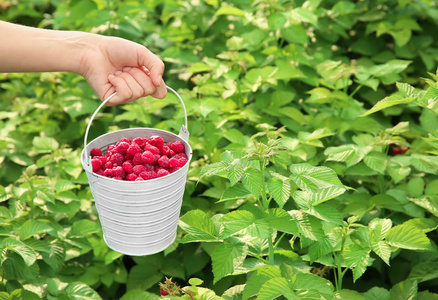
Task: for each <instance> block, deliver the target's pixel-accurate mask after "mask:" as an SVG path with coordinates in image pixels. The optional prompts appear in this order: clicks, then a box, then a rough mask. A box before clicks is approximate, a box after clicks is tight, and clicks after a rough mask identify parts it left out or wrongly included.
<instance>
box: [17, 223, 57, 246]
mask: <svg viewBox="0 0 438 300" xmlns="http://www.w3.org/2000/svg"><path fill="white" fill-rule="evenodd" d="M51 230H53V227H52V226H50V225H49V224H47V223H44V222H41V221H36V220H32V219H30V220H27V221H26V222H24V224H23V225H21V226H20V228H19V230H18V234H19V237H20V240H22V241H24V240H26V239H28V238H30V237H31V236H34V235H35V234H41V233H45V232H49V231H51Z"/></svg>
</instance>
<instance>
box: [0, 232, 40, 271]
mask: <svg viewBox="0 0 438 300" xmlns="http://www.w3.org/2000/svg"><path fill="white" fill-rule="evenodd" d="M5 250H9V251H12V252H15V253H17V254H18V255H20V256H21V258H23V261H24V263H25V264H26V266H31V265H33V263H34V262H35V261H36V259H37V255H38V253H37V252H35V251H34V250H33V249H32V248H30V247H29V246H27V245H26V244H24V243H22V242H20V241H18V240H15V239H13V238H6V239H4V240H3V241H2V242H1V244H0V253H2V259H3V253H4V251H5Z"/></svg>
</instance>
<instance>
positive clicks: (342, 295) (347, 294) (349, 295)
mask: <svg viewBox="0 0 438 300" xmlns="http://www.w3.org/2000/svg"><path fill="white" fill-rule="evenodd" d="M388 293H389V292H388ZM333 299H336V300H364V297H363V296H362V295H361V294H359V292H356V291H353V290H345V289H344V290H340V291H337V292H336V293H335V296H334V297H333ZM377 299H379V300H381V299H380V298H377ZM374 300H375V299H374Z"/></svg>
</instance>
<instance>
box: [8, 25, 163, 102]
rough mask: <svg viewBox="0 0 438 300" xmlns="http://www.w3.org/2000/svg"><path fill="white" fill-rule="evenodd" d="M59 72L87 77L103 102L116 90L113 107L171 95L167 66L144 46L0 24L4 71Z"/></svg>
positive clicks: (78, 34) (78, 33)
mask: <svg viewBox="0 0 438 300" xmlns="http://www.w3.org/2000/svg"><path fill="white" fill-rule="evenodd" d="M144 67H145V68H146V69H147V70H146V69H144ZM54 71H57V72H73V73H76V74H79V75H81V76H83V77H84V78H85V79H86V80H87V81H88V83H89V84H90V86H91V87H92V88H93V90H94V91H95V92H96V93H97V95H98V96H99V98H100V99H101V100H103V99H105V98H107V97H108V96H109V95H111V94H112V93H114V92H117V95H116V96H115V97H114V98H113V99H111V101H110V102H109V104H108V105H115V104H119V103H125V102H130V101H134V100H136V99H138V98H140V97H144V96H148V95H151V96H153V97H156V98H164V97H165V96H166V86H165V83H164V81H163V79H162V74H163V71H164V64H163V62H162V61H161V60H160V59H159V58H158V57H157V56H155V55H154V54H153V53H152V52H150V51H149V50H148V49H147V48H146V47H144V46H142V45H140V44H137V43H134V42H131V41H128V40H125V39H121V38H116V37H106V36H102V35H97V34H91V33H85V32H78V31H61V30H48V29H39V28H33V27H27V26H21V25H17V24H12V23H7V22H3V21H0V72H8V73H13V72H54Z"/></svg>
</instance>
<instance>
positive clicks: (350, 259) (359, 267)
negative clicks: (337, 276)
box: [342, 244, 370, 282]
mask: <svg viewBox="0 0 438 300" xmlns="http://www.w3.org/2000/svg"><path fill="white" fill-rule="evenodd" d="M342 256H343V257H344V259H345V263H346V264H347V266H348V267H349V268H350V269H353V281H354V282H355V281H356V280H358V279H359V278H360V277H361V276H362V274H363V273H365V270H366V269H367V267H368V263H369V258H370V249H369V248H362V247H361V246H359V245H357V244H352V245H351V246H349V247H347V248H346V249H344V252H343V254H342Z"/></svg>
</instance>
